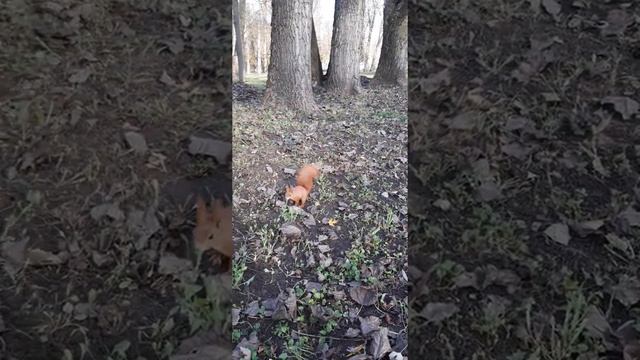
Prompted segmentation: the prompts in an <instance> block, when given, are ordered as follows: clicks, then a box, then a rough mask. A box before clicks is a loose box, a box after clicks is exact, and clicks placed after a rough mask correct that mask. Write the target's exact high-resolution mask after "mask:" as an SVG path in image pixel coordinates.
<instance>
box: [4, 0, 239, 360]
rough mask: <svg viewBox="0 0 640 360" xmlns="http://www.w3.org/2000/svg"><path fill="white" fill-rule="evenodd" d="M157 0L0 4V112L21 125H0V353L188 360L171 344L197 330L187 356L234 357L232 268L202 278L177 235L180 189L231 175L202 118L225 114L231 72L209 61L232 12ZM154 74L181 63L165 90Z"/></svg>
mask: <svg viewBox="0 0 640 360" xmlns="http://www.w3.org/2000/svg"><path fill="white" fill-rule="evenodd" d="M3 5H4V4H3ZM164 5H166V6H164ZM164 5H163V6H157V4H153V3H149V2H146V3H140V2H135V1H124V2H120V3H119V4H118V6H117V7H112V6H110V5H109V4H106V3H100V2H98V3H82V2H79V1H76V0H71V1H62V2H61V1H47V2H40V3H38V4H27V5H25V4H21V3H20V2H9V3H7V4H6V6H3V7H2V8H1V9H0V17H2V18H6V19H11V20H10V21H3V22H1V23H0V43H2V44H3V45H2V46H3V51H2V55H0V58H2V61H1V63H2V64H15V66H13V65H11V66H8V67H5V68H3V71H2V83H3V85H0V100H1V101H0V103H1V105H0V124H1V125H2V126H1V127H2V129H17V128H20V129H21V132H22V133H23V134H24V136H22V135H20V134H19V133H18V132H14V131H12V130H9V131H4V130H3V132H2V133H0V149H1V150H0V168H2V175H3V176H2V179H0V220H2V224H3V228H2V234H0V243H1V246H0V247H1V249H0V250H1V251H0V255H1V257H2V263H3V270H2V272H1V274H0V277H1V278H2V283H3V284H5V285H6V286H4V287H3V289H2V290H1V291H0V299H2V303H3V306H4V307H6V310H7V312H6V313H5V312H3V317H2V318H1V319H2V320H3V324H4V325H3V328H2V329H0V331H1V332H2V338H3V341H2V342H3V344H7V346H3V355H6V356H8V357H9V358H16V359H30V358H65V359H75V358H82V357H83V356H85V355H86V353H91V354H93V356H94V357H96V358H108V357H110V356H111V357H114V358H115V357H117V358H148V359H150V358H171V356H173V355H176V356H178V355H186V356H187V357H186V358H189V357H188V356H189V354H187V353H188V352H191V351H192V350H194V348H193V347H192V348H190V349H188V351H187V352H182V353H181V354H177V353H176V354H173V353H174V350H176V351H177V349H178V348H179V349H180V350H181V351H183V350H184V349H183V348H182V346H181V345H180V344H181V343H186V344H189V341H188V339H189V338H192V337H197V336H198V335H200V334H203V333H207V334H210V335H211V336H210V337H208V338H206V341H205V342H203V343H199V344H197V346H196V347H200V348H201V349H200V350H198V349H196V350H197V351H195V352H194V354H195V353H200V354H205V356H207V358H211V356H210V354H212V353H214V354H216V356H223V355H224V354H225V353H226V354H227V355H230V353H231V349H232V347H231V344H230V342H229V341H228V339H229V338H230V336H231V329H230V326H229V325H226V323H227V321H226V317H227V316H222V317H220V316H219V314H225V313H228V312H229V311H228V309H229V307H230V304H229V298H230V284H231V279H230V278H218V277H215V276H213V277H207V276H206V275H205V273H207V272H209V273H215V272H217V271H220V269H218V268H216V265H215V262H214V261H213V260H212V261H211V264H209V262H207V264H206V266H205V265H203V266H202V267H201V268H199V269H196V268H195V267H194V265H195V263H196V261H195V254H193V251H192V249H190V248H189V247H188V246H187V245H188V243H189V242H188V241H185V240H190V232H191V227H192V225H191V224H189V222H188V221H187V220H186V219H188V218H189V219H190V218H192V217H193V214H192V213H189V206H188V203H189V199H190V197H192V196H193V194H194V193H202V194H205V193H217V192H220V191H221V189H223V190H224V185H220V184H224V183H225V180H224V178H225V177H226V178H227V179H228V177H230V173H231V171H230V167H229V164H228V159H227V157H228V155H229V152H230V145H229V142H230V140H231V133H230V131H229V128H228V121H226V120H219V121H218V120H217V119H215V118H212V114H216V115H215V116H218V117H219V118H220V119H230V117H231V108H230V104H229V103H228V102H225V101H223V100H224V99H225V98H227V97H228V96H229V95H230V94H229V91H227V90H226V86H224V84H221V83H224V82H226V83H227V85H230V84H229V83H228V82H229V81H228V80H226V77H225V76H224V75H222V74H215V73H213V72H212V71H211V68H212V67H215V68H228V67H229V66H230V64H227V63H225V61H226V60H225V59H226V58H224V57H222V56H220V54H223V53H225V52H226V51H227V49H223V48H221V47H219V44H222V43H226V42H229V41H230V40H231V39H230V31H228V26H227V25H225V24H227V23H230V21H225V20H224V17H227V18H229V17H230V13H231V9H230V7H229V8H228V9H221V8H218V9H216V8H214V7H213V5H211V4H209V5H202V4H200V5H198V4H187V3H181V2H176V1H169V2H165V3H164ZM211 13H216V14H217V19H212V18H210V17H209V15H207V14H211ZM123 14H126V16H124V15H123ZM167 18H175V19H182V20H181V21H182V23H185V22H188V23H189V28H184V27H181V24H180V23H179V22H178V21H176V22H175V23H172V22H169V23H167V22H166V19H167ZM187 20H188V21H187ZM225 27H226V28H225ZM105 29H106V30H108V31H104V30H105ZM32 32H34V34H35V35H36V36H27V35H26V34H31V33H32ZM9 34H13V35H9ZM15 34H18V36H17V37H16V36H14V35H15ZM19 34H22V35H19ZM167 34H172V35H171V37H169V38H168V37H167ZM134 35H135V36H134ZM141 38H144V39H145V41H143V42H140V39H141ZM204 39H206V41H205V40H204ZM9 40H10V41H9ZM87 44H91V46H89V47H87V46H86V45H87ZM149 44H159V46H165V47H166V49H167V50H168V51H165V52H163V53H156V52H154V51H153V50H152V51H148V50H149ZM212 59H213V60H212ZM163 73H166V74H172V75H174V74H179V75H183V74H190V75H189V79H184V78H182V77H181V76H179V75H174V76H175V77H176V78H178V79H180V81H181V83H180V84H178V85H176V86H175V88H174V89H171V90H172V92H169V91H167V87H166V85H164V84H162V83H159V82H158V81H155V79H154V77H160V74H163ZM191 77H193V78H191ZM196 78H197V79H198V80H197V82H196V81H193V80H194V79H196ZM18 80H19V82H20V84H21V86H19V87H18V86H13V85H14V84H18ZM4 84H8V85H9V87H10V88H11V89H12V90H11V91H10V92H6V91H5V89H4ZM45 89H46V91H45ZM61 94H62V95H63V96H61ZM21 99H28V101H26V102H25V101H24V100H21ZM17 124H20V125H19V126H18V125H17ZM202 134H205V135H206V136H205V135H202ZM191 137H200V138H204V139H212V140H215V141H219V142H220V143H221V144H223V145H219V144H218V143H215V142H214V143H213V146H211V145H209V147H207V140H203V141H204V147H202V148H198V149H197V150H196V151H194V153H197V154H191V153H190V152H189V140H190V138H191ZM224 144H226V145H224ZM198 150H199V151H198ZM216 157H218V158H219V159H217V158H216ZM214 174H215V175H214ZM184 178H187V179H189V180H188V181H187V182H184V183H180V184H179V185H180V186H175V185H174V182H175V181H177V180H178V179H184ZM219 178H221V180H218V179H219ZM199 180H200V181H199ZM214 180H215V181H214ZM185 184H186V185H185ZM226 184H229V180H226ZM219 185H220V186H219ZM229 187H230V186H229ZM227 192H228V193H230V191H227ZM229 195H230V194H229ZM5 199H10V200H11V201H8V202H6V201H5ZM214 255H215V254H214ZM212 258H215V256H212ZM37 279H47V280H46V281H40V280H37ZM226 284H229V287H227V286H226ZM205 287H207V289H205ZM60 289H65V290H63V291H62V292H60V291H59V290H60ZM211 289H214V290H213V291H212V290H211ZM207 290H208V292H207ZM205 292H207V293H206V294H205ZM203 304H204V305H203ZM203 311H204V312H205V313H204V314H203V313H202V312H203ZM218 312H219V313H218ZM5 314H7V315H5ZM52 319H58V320H55V321H51V320H52ZM30 324H39V325H38V326H37V327H33V326H31V325H30ZM5 325H6V326H5ZM77 329H82V334H83V335H81V336H78V333H77ZM89 339H92V340H91V341H89ZM142 339H147V340H142ZM150 339H152V340H150ZM52 344H56V345H55V346H52ZM191 345H194V343H191ZM194 346H195V345H194ZM211 347H213V350H212V348H211ZM206 354H209V355H206ZM191 355H193V354H191ZM223 357H224V356H223ZM177 358H180V357H177ZM183 358H185V357H183ZM225 358H226V357H225Z"/></svg>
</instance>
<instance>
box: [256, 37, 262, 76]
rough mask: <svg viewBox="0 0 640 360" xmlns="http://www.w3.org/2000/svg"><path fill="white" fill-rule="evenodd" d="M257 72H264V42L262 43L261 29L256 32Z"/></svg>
mask: <svg viewBox="0 0 640 360" xmlns="http://www.w3.org/2000/svg"><path fill="white" fill-rule="evenodd" d="M256 73H258V74H262V43H260V31H257V32H256Z"/></svg>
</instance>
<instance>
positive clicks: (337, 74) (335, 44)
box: [327, 0, 363, 95]
mask: <svg viewBox="0 0 640 360" xmlns="http://www.w3.org/2000/svg"><path fill="white" fill-rule="evenodd" d="M362 6H363V1H362V0H336V6H335V15H334V20H333V35H332V39H331V60H330V61H329V69H328V71H327V89H328V90H329V91H332V92H335V93H339V94H343V95H352V94H356V93H358V92H359V91H360V51H359V50H360V37H361V36H362V11H361V9H362Z"/></svg>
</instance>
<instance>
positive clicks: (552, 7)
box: [542, 0, 562, 17]
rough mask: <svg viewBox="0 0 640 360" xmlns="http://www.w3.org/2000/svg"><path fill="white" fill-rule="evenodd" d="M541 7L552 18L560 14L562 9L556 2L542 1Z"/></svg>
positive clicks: (552, 0) (553, 0) (554, 0)
mask: <svg viewBox="0 0 640 360" xmlns="http://www.w3.org/2000/svg"><path fill="white" fill-rule="evenodd" d="M542 7H543V8H544V9H545V10H546V11H547V12H548V13H549V14H550V15H552V16H554V17H555V16H556V15H558V14H560V11H561V10H562V7H561V6H560V4H559V3H558V2H557V1H556V0H542Z"/></svg>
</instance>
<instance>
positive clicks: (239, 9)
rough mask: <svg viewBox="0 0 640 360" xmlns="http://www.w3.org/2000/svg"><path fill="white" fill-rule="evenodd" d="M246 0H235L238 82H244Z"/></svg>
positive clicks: (234, 23) (234, 24) (234, 25)
mask: <svg viewBox="0 0 640 360" xmlns="http://www.w3.org/2000/svg"><path fill="white" fill-rule="evenodd" d="M245 1H246V0H233V3H232V6H233V9H232V10H233V27H234V29H235V34H236V54H237V58H238V75H237V79H238V82H240V83H244V75H245V73H246V71H245V59H244V24H243V21H242V18H243V17H244V16H243V13H244V9H245V3H246V2H245Z"/></svg>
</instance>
